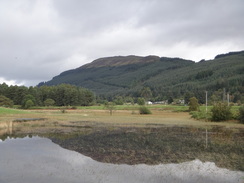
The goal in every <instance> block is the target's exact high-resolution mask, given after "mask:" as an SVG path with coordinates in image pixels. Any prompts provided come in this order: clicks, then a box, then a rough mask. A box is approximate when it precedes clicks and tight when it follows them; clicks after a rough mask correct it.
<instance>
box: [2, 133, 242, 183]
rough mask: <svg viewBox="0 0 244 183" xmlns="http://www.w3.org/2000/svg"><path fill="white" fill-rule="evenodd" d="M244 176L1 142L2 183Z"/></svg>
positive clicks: (221, 182) (217, 181)
mask: <svg viewBox="0 0 244 183" xmlns="http://www.w3.org/2000/svg"><path fill="white" fill-rule="evenodd" d="M243 178H244V172H241V171H230V170H228V169H224V168H218V167H217V166H216V165H215V164H214V163H211V162H205V163H203V162H201V161H200V160H194V161H190V162H185V163H180V164H160V165H144V164H140V165H125V164H123V165H116V164H107V163H100V162H97V161H94V160H92V159H91V158H89V157H86V156H84V155H82V154H80V153H77V152H74V151H70V150H66V149H63V148H61V147H60V146H59V145H57V144H55V143H53V142H52V141H51V140H49V139H46V138H40V137H33V138H29V137H25V138H22V139H21V138H17V139H6V140H4V141H1V140H0V183H31V182H35V183H43V182H48V183H67V182H71V183H96V182H99V183H106V182H109V183H113V182H114V183H130V182H131V183H144V182H145V183H148V182H150V183H153V182H155V183H162V182H174V183H177V182H179V183H191V182H192V183H193V182H194V183H195V182H198V183H199V182H212V183H225V182H226V183H232V182H233V183H238V182H240V183H242V182H243V180H244V179H243Z"/></svg>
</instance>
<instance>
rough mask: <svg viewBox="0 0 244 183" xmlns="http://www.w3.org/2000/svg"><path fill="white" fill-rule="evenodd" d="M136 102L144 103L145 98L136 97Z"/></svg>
mask: <svg viewBox="0 0 244 183" xmlns="http://www.w3.org/2000/svg"><path fill="white" fill-rule="evenodd" d="M137 104H138V105H145V99H144V98H141V97H140V98H138V99H137Z"/></svg>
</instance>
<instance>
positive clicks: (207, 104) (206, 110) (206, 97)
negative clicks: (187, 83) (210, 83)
mask: <svg viewBox="0 0 244 183" xmlns="http://www.w3.org/2000/svg"><path fill="white" fill-rule="evenodd" d="M207 113H208V91H206V114H207Z"/></svg>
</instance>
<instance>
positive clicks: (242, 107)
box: [239, 105, 244, 124]
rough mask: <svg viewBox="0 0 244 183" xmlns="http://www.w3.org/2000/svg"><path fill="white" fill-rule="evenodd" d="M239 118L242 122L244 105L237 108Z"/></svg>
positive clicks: (243, 119) (243, 121)
mask: <svg viewBox="0 0 244 183" xmlns="http://www.w3.org/2000/svg"><path fill="white" fill-rule="evenodd" d="M239 113H240V114H239V120H240V122H241V123H243V124H244V105H243V106H241V107H240V108H239Z"/></svg>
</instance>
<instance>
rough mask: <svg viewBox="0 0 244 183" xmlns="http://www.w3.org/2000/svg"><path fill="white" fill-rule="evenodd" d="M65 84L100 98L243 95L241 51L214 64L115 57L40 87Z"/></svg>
mask: <svg viewBox="0 0 244 183" xmlns="http://www.w3.org/2000/svg"><path fill="white" fill-rule="evenodd" d="M61 83H68V84H73V85H77V86H82V87H85V88H88V89H90V90H92V91H93V92H95V93H96V94H97V95H100V96H106V97H111V96H116V95H123V96H126V95H130V96H134V97H138V96H140V92H141V90H142V89H143V88H144V87H149V88H150V89H151V91H152V94H153V97H154V98H155V97H156V98H157V99H163V98H165V97H169V96H172V97H182V96H184V95H185V94H186V93H194V94H195V95H201V96H199V98H201V97H202V98H203V95H204V91H205V90H208V91H209V92H210V93H212V94H213V93H214V92H215V91H218V90H219V89H221V90H223V88H225V91H226V92H230V93H233V94H234V93H239V95H240V94H241V95H243V93H244V87H243V86H244V51H240V52H230V53H228V54H221V55H217V56H216V57H215V59H213V60H208V61H205V60H202V61H200V62H197V63H195V62H193V61H191V60H185V59H181V58H167V57H158V56H147V57H139V56H115V57H106V58H100V59H97V60H94V61H93V62H91V63H89V64H86V65H83V66H81V67H79V68H76V69H73V70H68V71H65V72H63V73H61V74H60V75H58V76H55V77H54V78H53V79H52V80H50V81H48V82H42V83H40V84H39V85H38V86H41V85H57V84H61Z"/></svg>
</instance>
